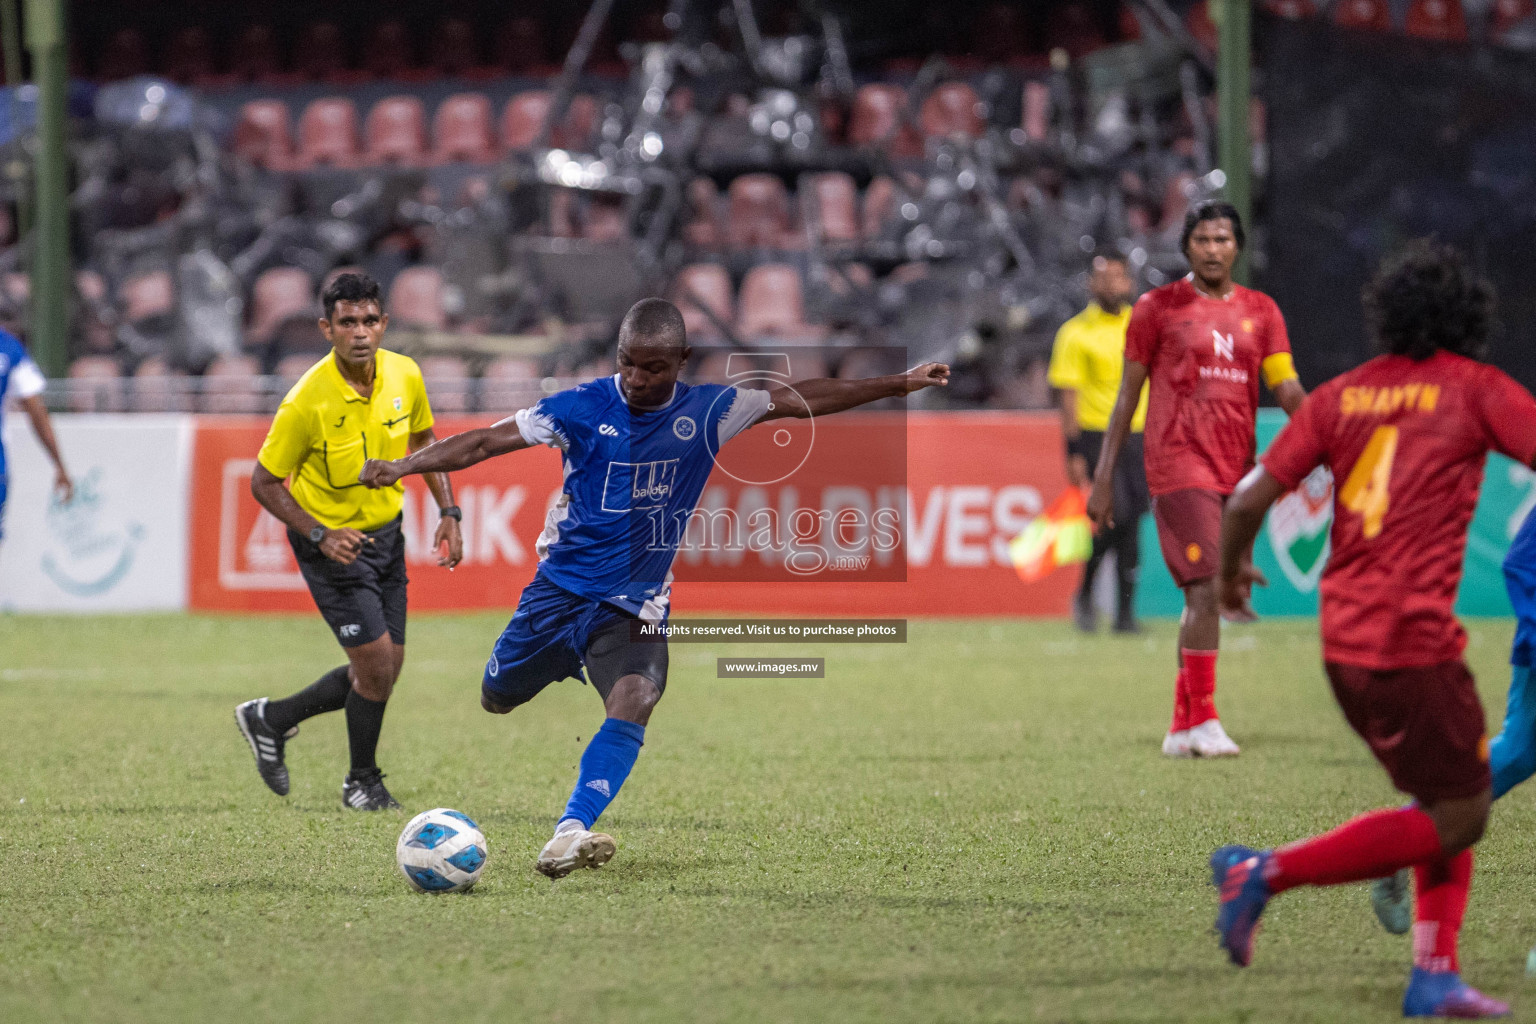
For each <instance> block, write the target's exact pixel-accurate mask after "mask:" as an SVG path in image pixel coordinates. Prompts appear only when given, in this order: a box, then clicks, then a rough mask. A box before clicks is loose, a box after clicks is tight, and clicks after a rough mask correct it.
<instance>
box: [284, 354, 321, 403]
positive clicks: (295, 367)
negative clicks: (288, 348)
mask: <svg viewBox="0 0 1536 1024" xmlns="http://www.w3.org/2000/svg"><path fill="white" fill-rule="evenodd" d="M323 358H324V356H322V355H320V354H318V353H315V352H290V353H289V354H288V355H286V356H283V358H281V359H279V360H278V361H277V366H275V367H273V369H272V376H274V377H276V378H277V383H278V387H279V388H281V389H282V392H283V394H285V395H286V394H287V393H288V392H289V391H291V390H292V389H293V386H294V385H295V384H297V383H298V382H299V378H300V377H302V376H304V374H306V373H308V372H309V368H310V367H311V366H314V365H315V364H316V363H317V362H319V361H320V360H321V359H323Z"/></svg>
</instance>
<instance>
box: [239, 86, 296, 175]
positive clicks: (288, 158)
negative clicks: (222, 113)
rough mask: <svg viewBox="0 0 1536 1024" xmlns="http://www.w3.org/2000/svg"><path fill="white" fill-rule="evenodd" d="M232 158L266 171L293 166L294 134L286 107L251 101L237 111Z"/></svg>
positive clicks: (267, 102)
mask: <svg viewBox="0 0 1536 1024" xmlns="http://www.w3.org/2000/svg"><path fill="white" fill-rule="evenodd" d="M234 151H235V155H236V156H238V157H241V158H243V159H246V160H249V161H250V162H251V163H253V164H255V165H256V166H257V167H264V168H266V169H267V170H269V171H284V170H287V169H288V168H289V167H291V166H292V165H293V134H292V129H291V127H290V125H289V122H288V104H286V103H284V102H283V101H282V100H252V101H251V102H249V103H246V104H244V105H242V106H241V107H240V116H239V120H237V121H236V122H235V138H234Z"/></svg>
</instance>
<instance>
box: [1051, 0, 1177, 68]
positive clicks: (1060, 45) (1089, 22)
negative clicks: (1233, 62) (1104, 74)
mask: <svg viewBox="0 0 1536 1024" xmlns="http://www.w3.org/2000/svg"><path fill="white" fill-rule="evenodd" d="M1201 2H1202V3H1203V2H1204V0H1201ZM1106 42H1108V40H1106V39H1105V38H1104V30H1103V28H1101V27H1100V24H1099V17H1098V14H1097V13H1096V12H1095V11H1093V10H1092V9H1091V8H1090V7H1089V5H1087V4H1083V3H1070V4H1064V5H1062V6H1060V7H1057V8H1056V10H1055V11H1053V12H1052V14H1051V19H1050V24H1049V25H1048V26H1047V28H1046V35H1045V46H1046V49H1047V50H1054V49H1062V50H1066V51H1067V54H1068V55H1069V56H1070V57H1071V58H1072V59H1073V60H1077V59H1079V58H1081V57H1085V56H1087V55H1088V54H1090V53H1092V52H1093V51H1094V50H1097V49H1099V48H1100V47H1102V46H1103V45H1104V44H1105V43H1106Z"/></svg>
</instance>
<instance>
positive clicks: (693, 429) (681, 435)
mask: <svg viewBox="0 0 1536 1024" xmlns="http://www.w3.org/2000/svg"><path fill="white" fill-rule="evenodd" d="M698 432H699V425H698V424H697V423H695V422H693V417H692V416H679V417H678V418H677V419H675V420H673V421H672V433H674V434H676V435H677V439H678V440H679V441H692V440H693V435H694V434H697V433H698Z"/></svg>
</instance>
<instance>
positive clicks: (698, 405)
mask: <svg viewBox="0 0 1536 1024" xmlns="http://www.w3.org/2000/svg"><path fill="white" fill-rule="evenodd" d="M767 412H768V393H767V392H766V391H760V390H755V389H751V388H736V387H726V386H722V385H719V384H697V385H688V384H684V383H682V382H679V383H678V384H677V385H676V386H675V387H674V389H673V392H672V398H671V400H670V401H668V402H667V403H666V404H665V405H663V406H661V407H659V408H656V409H635V408H632V407H631V406H630V405H629V403H627V402H626V401H624V395H623V393H622V392H621V391H620V390H619V377H618V375H617V374H615V375H614V376H612V377H604V378H602V379H600V380H594V381H590V382H588V383H586V384H582V385H581V386H580V387H575V388H572V389H571V390H569V391H562V392H559V393H558V394H554V395H550V396H549V397H548V398H545V399H543V400H542V401H540V402H539V403H538V404H537V405H535V406H533V407H532V408H531V409H524V410H522V411H521V412H519V413H518V414H517V416H516V417H515V418H516V420H517V426H518V429H519V430H520V431H521V432H522V435H523V437H524V439H525V440H527V441H528V443H529V444H545V445H549V446H550V447H551V448H559V449H560V452H561V458H562V461H563V463H564V470H565V483H564V486H563V489H562V493H561V497H560V499H559V500H558V501H557V502H556V503H555V505H554V507H553V508H551V509H550V511H549V516H548V518H547V519H546V520H545V523H544V532H543V533H542V534H541V535H540V536H539V541H538V545H537V547H538V553H539V572H540V573H541V574H543V575H544V576H545V577H546V578H547V579H548V580H549V581H550V582H552V583H554V584H556V585H557V586H559V587H561V588H563V589H565V590H568V591H570V592H572V593H574V594H579V595H581V596H583V597H587V598H590V599H592V600H595V601H604V602H607V603H608V604H611V605H614V606H616V607H619V608H622V609H623V610H625V611H627V612H629V613H630V614H631V615H636V616H639V617H640V618H641V619H643V620H645V621H648V622H657V621H661V620H662V619H664V618H665V617H666V614H667V606H668V601H669V597H668V586H669V582H670V580H671V576H672V573H671V569H672V559H673V557H674V556H675V555H676V554H677V548H678V545H679V544H680V543H681V542H682V539H683V533H684V532H685V530H686V527H687V523H688V519H689V517H690V516H691V515H692V514H693V510H694V508H695V507H696V506H697V505H698V502H699V496H700V495H701V494H702V493H703V491H704V484H705V482H706V481H707V480H708V479H709V474H710V471H711V470H712V469H714V465H715V463H714V456H715V453H717V452H719V451H720V446H721V445H723V444H725V442H727V441H729V440H730V439H731V438H732V437H734V436H736V435H737V434H739V433H741V432H742V431H743V430H745V429H747V428H748V427H750V426H751V425H752V424H754V423H756V422H757V421H758V420H760V419H762V417H763V416H764V414H766V413H767Z"/></svg>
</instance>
